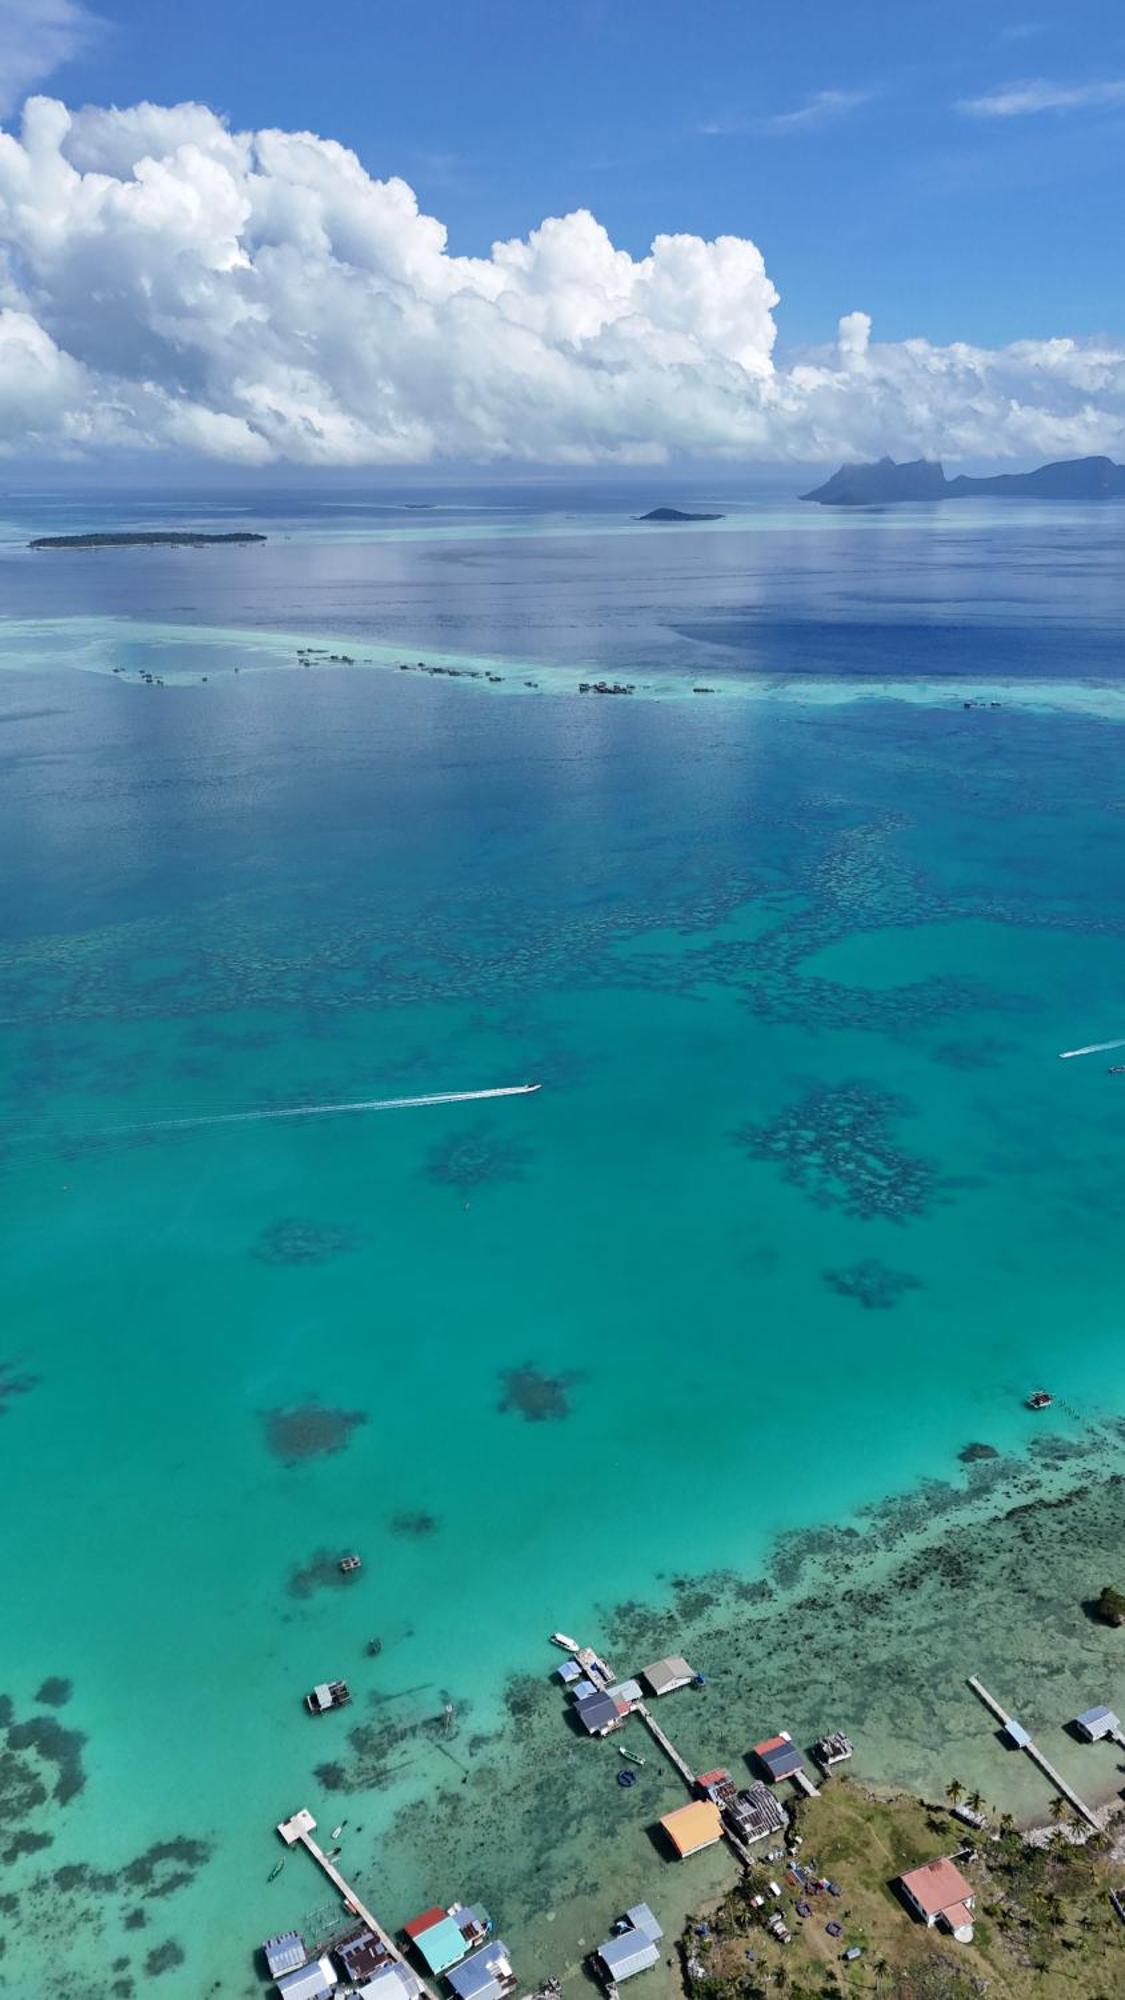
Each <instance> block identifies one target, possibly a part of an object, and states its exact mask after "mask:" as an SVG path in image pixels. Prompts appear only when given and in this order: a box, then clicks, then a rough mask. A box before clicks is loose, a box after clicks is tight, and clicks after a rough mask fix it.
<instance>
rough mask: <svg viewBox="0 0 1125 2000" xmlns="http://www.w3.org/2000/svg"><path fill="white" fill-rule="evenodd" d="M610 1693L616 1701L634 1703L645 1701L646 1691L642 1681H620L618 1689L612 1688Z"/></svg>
mask: <svg viewBox="0 0 1125 2000" xmlns="http://www.w3.org/2000/svg"><path fill="white" fill-rule="evenodd" d="M608 1692H609V1693H610V1694H611V1695H612V1697H613V1699H614V1701H628V1702H633V1701H642V1700H643V1699H644V1689H643V1688H642V1686H641V1684H640V1681H618V1683H617V1685H616V1687H611V1688H610V1689H609V1690H608Z"/></svg>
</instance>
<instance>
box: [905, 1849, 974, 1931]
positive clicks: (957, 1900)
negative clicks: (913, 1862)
mask: <svg viewBox="0 0 1125 2000" xmlns="http://www.w3.org/2000/svg"><path fill="white" fill-rule="evenodd" d="M898 1879H899V1887H900V1888H901V1890H902V1893H903V1895H904V1896H905V1897H906V1900H907V1902H908V1903H909V1904H910V1907H911V1909H912V1910H914V1911H915V1912H916V1913H917V1915H918V1916H920V1917H921V1919H922V1922H923V1923H924V1924H926V1925H927V1926H928V1927H929V1928H930V1929H931V1930H932V1929H933V1926H934V1925H935V1924H942V1925H944V1927H945V1929H946V1930H949V1931H952V1933H953V1935H954V1937H955V1938H956V1939H957V1941H958V1943H959V1944H971V1943H972V1938H973V1904H974V1902H975V1900H976V1898H975V1896H974V1893H973V1885H972V1883H971V1882H966V1880H965V1877H964V1876H963V1875H962V1873H961V1870H960V1869H959V1868H957V1867H955V1866H954V1864H953V1862H952V1861H950V1860H948V1859H947V1858H946V1857H945V1856H944V1855H943V1856H942V1857H941V1858H940V1859H939V1860H937V1861H924V1862H923V1863H922V1866H921V1867H920V1868H911V1869H910V1871H909V1873H908V1874H906V1875H900V1876H899V1878H898Z"/></svg>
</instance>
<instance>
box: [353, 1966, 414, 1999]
mask: <svg viewBox="0 0 1125 2000" xmlns="http://www.w3.org/2000/svg"><path fill="white" fill-rule="evenodd" d="M421 1991H422V1982H421V1980H420V1979H417V1978H416V1977H415V1975H414V1974H413V1973H412V1972H411V1970H410V1967H409V1966H408V1965H399V1964H398V1963H397V1962H395V1961H394V1960H392V1961H391V1962H390V1963H389V1964H387V1965H381V1966H380V1967H379V1970H378V1972H374V1973H372V1975H371V1978H370V1979H367V1980H365V1981H364V1983H363V1985H362V1986H357V1987H356V1989H355V2000H418V1996H419V1994H420V1993H421Z"/></svg>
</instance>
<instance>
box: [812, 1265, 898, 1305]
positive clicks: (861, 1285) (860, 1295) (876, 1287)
mask: <svg viewBox="0 0 1125 2000" xmlns="http://www.w3.org/2000/svg"><path fill="white" fill-rule="evenodd" d="M820 1275H821V1277H822V1278H823V1279H824V1282H825V1284H826V1285H828V1286H829V1287H830V1289H831V1290H832V1291H834V1292H838V1293H839V1294H840V1297H841V1298H843V1299H855V1301H856V1302H857V1304H858V1305H861V1306H863V1307H865V1309H866V1310H867V1311H868V1312H886V1311H887V1310H888V1309H889V1308H890V1307H891V1306H893V1305H897V1304H898V1301H899V1299H900V1298H901V1297H902V1296H903V1293H904V1292H916V1291H919V1290H920V1289H921V1285H922V1280H921V1278H916V1277H915V1276H914V1274H913V1272H911V1271H896V1270H894V1269H893V1267H892V1266H891V1265H890V1264H882V1263H880V1261H879V1259H878V1257H864V1258H862V1259H861V1260H860V1262H859V1263H858V1264H845V1265H842V1266H841V1267H840V1269H839V1270H835V1271H822V1272H821V1274H820Z"/></svg>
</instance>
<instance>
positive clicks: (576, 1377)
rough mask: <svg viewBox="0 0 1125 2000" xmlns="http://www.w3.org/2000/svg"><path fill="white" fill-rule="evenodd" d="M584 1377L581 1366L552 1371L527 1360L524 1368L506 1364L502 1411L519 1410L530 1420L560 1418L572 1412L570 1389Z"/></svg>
mask: <svg viewBox="0 0 1125 2000" xmlns="http://www.w3.org/2000/svg"><path fill="white" fill-rule="evenodd" d="M581 1380H582V1373H581V1370H576V1369H568V1370H567V1371H565V1372H564V1373H563V1374H561V1375H548V1374H546V1373H545V1372H544V1370H543V1369H542V1368H536V1367H535V1366H534V1364H533V1363H532V1362H530V1361H525V1362H524V1364H523V1367H522V1368H505V1369H504V1371H503V1372H502V1374H501V1377H500V1382H501V1386H502V1389H503V1394H502V1396H501V1398H500V1401H499V1403H498V1404H497V1406H496V1407H497V1409H498V1410H499V1411H500V1413H501V1415H503V1416H506V1415H507V1414H508V1413H509V1412H511V1411H515V1412H518V1414H519V1415H520V1416H521V1417H522V1418H523V1419H524V1421H525V1423H529V1424H545V1423H551V1422H557V1421H559V1420H561V1419H562V1418H563V1417H569V1415H570V1391H571V1389H572V1388H573V1387H574V1386H575V1384H576V1383H577V1382H580V1381H581Z"/></svg>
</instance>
